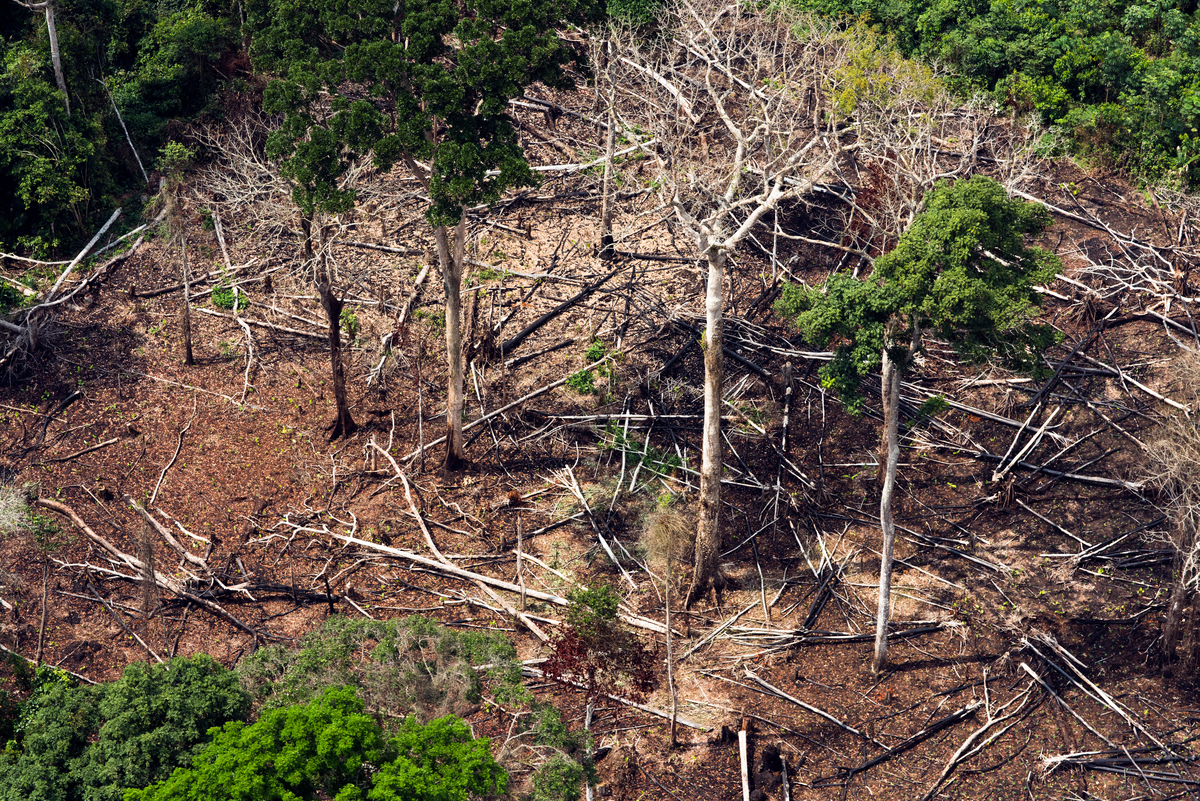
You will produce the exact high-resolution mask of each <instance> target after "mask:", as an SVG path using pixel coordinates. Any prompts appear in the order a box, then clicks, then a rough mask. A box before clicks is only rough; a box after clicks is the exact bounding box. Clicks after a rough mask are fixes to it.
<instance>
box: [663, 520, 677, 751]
mask: <svg viewBox="0 0 1200 801" xmlns="http://www.w3.org/2000/svg"><path fill="white" fill-rule="evenodd" d="M674 552H675V540H674V538H673V537H672V539H671V545H670V550H668V551H667V577H666V578H667V580H666V581H664V582H663V584H664V586H663V594H664V597H665V598H666V602H665V603H666V607H667V687H668V688H669V689H670V691H671V748H674V747H675V746H676V744H677V742H678V736H677V734H676V731H677V728H678V726H677V723H678V711H679V693H678V690H677V688H676V687H675V654H674V652H673V650H672V645H671V639H672V638H671V583H672V578H671V556H672V555H673V554H674Z"/></svg>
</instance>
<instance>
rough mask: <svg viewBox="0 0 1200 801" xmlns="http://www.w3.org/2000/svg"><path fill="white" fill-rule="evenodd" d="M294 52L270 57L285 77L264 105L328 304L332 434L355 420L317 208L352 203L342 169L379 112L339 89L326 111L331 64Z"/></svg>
mask: <svg viewBox="0 0 1200 801" xmlns="http://www.w3.org/2000/svg"><path fill="white" fill-rule="evenodd" d="M290 45H297V43H294V42H293V43H290ZM289 52H290V49H289ZM292 55H293V58H291V59H289V60H286V61H280V62H274V61H272V62H269V63H276V64H278V66H280V67H282V68H284V77H283V78H281V79H280V80H276V81H272V82H271V84H270V85H268V86H267V89H266V92H265V93H264V95H263V108H264V109H265V110H266V111H269V112H272V113H278V114H283V115H284V121H283V124H282V125H281V126H280V128H279V129H278V130H276V131H275V132H274V133H272V134H271V137H270V139H269V140H268V141H267V155H268V156H270V157H271V158H272V159H275V160H277V161H278V162H279V172H280V174H281V175H282V176H283V177H284V178H285V179H286V180H288V181H289V182H290V183H291V185H292V202H293V203H295V204H296V207H297V209H299V211H300V229H301V234H302V238H301V242H302V244H303V248H304V260H305V264H306V266H307V267H308V268H309V269H311V270H312V275H313V280H314V283H315V284H316V287H317V293H318V296H319V297H320V299H321V307H322V308H323V309H324V310H325V318H326V321H327V323H328V340H329V359H330V366H331V372H332V377H333V396H334V402H335V404H336V406H337V416H336V417H335V418H334V420H333V423H332V424H331V425H330V426H329V429H330V434H329V438H330V439H331V440H333V439H337V438H338V437H348V436H350V435H351V434H353V433H354V432H355V430H357V428H358V425H357V424H356V423H355V422H354V418H353V417H352V416H351V415H350V405H349V402H348V400H347V398H346V367H345V363H344V361H343V353H342V333H341V315H342V309H343V308H344V306H345V302H344V301H343V300H342V299H341V298H339V297H338V296H337V293H336V291H335V289H334V286H333V276H332V275H331V273H330V270H329V264H328V254H327V252H326V250H325V248H324V247H316V246H315V245H321V244H323V240H324V228H323V226H321V225H319V224H318V223H319V220H320V218H321V215H326V214H338V213H341V212H345V211H349V210H350V209H351V208H353V206H354V190H353V188H351V187H348V186H346V185H345V176H346V173H347V171H348V170H349V169H350V165H351V163H352V162H353V161H354V159H356V158H358V157H359V156H361V155H362V154H363V153H364V152H366V150H367V149H369V147H370V145H371V143H372V142H373V141H374V140H375V139H376V138H377V137H378V131H379V124H380V122H381V115H380V114H379V112H378V111H376V109H375V108H374V107H373V106H372V105H371V104H370V103H368V102H367V101H365V100H361V99H360V100H353V101H352V100H349V99H348V98H346V97H345V96H343V95H335V96H334V97H333V99H332V102H331V104H330V108H329V110H328V112H327V111H326V108H325V102H324V101H325V98H324V95H323V91H324V86H325V83H326V81H328V80H330V78H331V69H332V68H331V66H330V65H328V64H325V63H323V62H322V61H321V60H320V57H319V56H318V55H317V54H315V53H312V52H305V53H303V54H300V53H293V54H292ZM332 75H333V76H336V72H333V73H332Z"/></svg>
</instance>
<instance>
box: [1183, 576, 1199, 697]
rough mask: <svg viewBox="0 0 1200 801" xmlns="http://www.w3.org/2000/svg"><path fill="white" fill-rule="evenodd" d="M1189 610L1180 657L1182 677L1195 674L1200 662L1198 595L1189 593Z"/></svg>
mask: <svg viewBox="0 0 1200 801" xmlns="http://www.w3.org/2000/svg"><path fill="white" fill-rule="evenodd" d="M1190 595H1191V596H1192V603H1191V609H1190V610H1188V617H1187V625H1186V627H1185V629H1184V634H1183V653H1182V654H1181V655H1180V659H1179V667H1180V673H1181V675H1184V676H1194V675H1195V674H1196V666H1197V663H1198V662H1200V593H1197V592H1193V593H1190Z"/></svg>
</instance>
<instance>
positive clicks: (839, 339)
mask: <svg viewBox="0 0 1200 801" xmlns="http://www.w3.org/2000/svg"><path fill="white" fill-rule="evenodd" d="M1049 224H1050V215H1049V214H1048V213H1047V212H1046V211H1045V209H1043V208H1041V207H1040V206H1037V205H1034V204H1032V203H1027V202H1025V201H1022V200H1013V199H1010V198H1008V196H1007V195H1006V193H1005V191H1004V188H1003V187H1001V186H1000V185H999V184H997V183H996V182H995V181H993V180H991V179H990V178H985V177H983V176H978V175H977V176H974V177H972V178H969V179H963V180H959V181H956V182H954V183H953V184H951V183H943V184H941V185H939V186H938V187H937V188H935V189H933V190H931V191H930V192H929V193H927V194H926V196H925V201H924V210H923V211H922V212H921V213H920V214H918V215H917V216H916V218H915V219H914V221H913V224H912V225H911V226H910V227H909V228H908V230H907V231H905V232H904V233H903V234H902V235H901V237H900V239H899V242H898V243H897V244H896V247H895V248H894V249H893V250H892V251H890V252H889V253H887V254H886V255H884V256H881V257H880V258H879V259H877V260H876V261H875V269H874V271H873V272H872V274H871V275H870V276H869V277H867V278H866V279H864V280H858V279H856V278H853V277H851V276H848V275H845V274H841V275H836V276H834V277H832V278H830V279H829V281H827V282H826V284H825V286H824V287H822V288H819V289H807V288H804V287H801V286H797V285H795V284H788V285H785V287H784V292H783V295H782V297H781V298H780V301H779V303H778V305H777V308H778V310H779V311H780V312H781V313H782V314H784V315H785V316H787V317H792V318H795V321H796V324H797V325H798V326H799V327H800V329H801V330H802V331H803V332H804V334H805V336H806V337H808V338H809V339H810V340H811V341H812V342H814V343H820V344H822V345H826V344H833V345H834V356H833V360H832V361H830V362H829V363H827V364H826V365H825V366H824V367H822V368H821V379H822V383H823V384H824V385H825V386H827V387H829V388H832V389H834V390H836V391H837V393H838V395H839V396H840V397H841V398H842V400H843V402H844V403H845V404H846V405H847V407H848V408H849V409H850V411H851V412H855V413H859V412H861V411H862V408H863V403H864V399H863V396H862V391H861V388H860V387H861V382H862V380H863V379H864V378H866V377H868V376H869V375H870V374H871V373H873V372H874V371H875V370H877V369H880V368H882V370H881V372H882V376H881V384H882V390H881V401H882V406H883V419H884V436H883V440H884V448H883V450H884V453H883V454H881V455H882V456H883V458H882V459H881V463H884V464H886V468H885V471H884V481H883V490H882V493H881V498H880V506H879V522H880V527H881V529H882V531H883V547H882V548H881V553H882V564H881V566H880V571H879V608H878V613H877V617H876V621H875V656H874V659H873V660H872V664H871V667H872V670H873V671H875V672H876V673H878V672H880V671H882V670H884V669H885V668H886V667H887V646H888V641H887V623H888V615H889V609H890V597H891V578H892V558H893V557H892V554H893V548H894V546H895V542H896V528H895V524H894V521H893V517H892V497H893V494H894V492H895V487H896V466H897V463H898V462H899V456H900V443H899V417H900V380H901V376H902V375H903V374H904V373H905V372H906V371H908V370H909V369H911V368H912V366H913V359H914V357H915V356H916V355H917V354H918V352H919V351H920V349H921V345H922V341H923V338H924V336H925V335H926V334H927V333H934V334H936V335H937V336H938V337H939V338H940V339H943V340H946V341H949V342H952V343H953V344H954V345H955V346H956V347H957V348H958V349H959V351H960V352H961V353H962V354H963V355H964V356H966V357H968V358H971V359H975V360H981V359H986V358H989V357H993V356H996V357H999V358H1000V359H1001V360H1003V361H1005V362H1008V363H1009V364H1013V365H1017V366H1026V367H1036V366H1037V364H1038V356H1039V354H1040V353H1041V352H1042V351H1043V350H1044V349H1045V348H1046V347H1048V346H1049V345H1051V344H1052V343H1053V341H1054V339H1053V335H1052V331H1051V329H1050V328H1049V327H1048V326H1044V325H1040V324H1036V323H1034V322H1033V320H1032V314H1033V312H1034V311H1035V309H1036V307H1037V306H1038V304H1039V301H1040V297H1041V296H1040V295H1038V294H1037V292H1036V290H1035V289H1034V287H1035V286H1037V285H1038V284H1042V283H1044V282H1047V281H1049V280H1051V279H1053V277H1054V275H1055V274H1056V273H1057V271H1058V269H1059V261H1058V259H1057V258H1056V257H1055V256H1054V255H1053V254H1051V253H1049V252H1047V251H1045V250H1043V249H1041V248H1038V247H1031V246H1028V245H1026V243H1025V237H1027V236H1033V235H1036V234H1038V233H1040V232H1041V231H1043V230H1044V229H1045V228H1046V226H1047V225H1049Z"/></svg>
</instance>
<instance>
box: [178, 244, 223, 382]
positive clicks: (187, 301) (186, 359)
mask: <svg viewBox="0 0 1200 801" xmlns="http://www.w3.org/2000/svg"><path fill="white" fill-rule="evenodd" d="M179 249H180V251H182V255H183V264H182V270H183V363H184V364H186V365H187V366H188V367H191V366H192V365H194V364H195V363H196V360H195V359H194V358H192V296H191V292H189V291H188V281H190V280H191V277H192V276H191V273H190V272H189V270H188V253H187V231H186V230H184V229H182V228H181V229H180V231H179ZM236 300H237V299H236V298H235V299H234V301H235V302H234V310H235V311H236V309H237V303H236Z"/></svg>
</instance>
